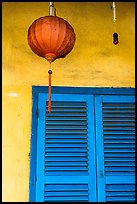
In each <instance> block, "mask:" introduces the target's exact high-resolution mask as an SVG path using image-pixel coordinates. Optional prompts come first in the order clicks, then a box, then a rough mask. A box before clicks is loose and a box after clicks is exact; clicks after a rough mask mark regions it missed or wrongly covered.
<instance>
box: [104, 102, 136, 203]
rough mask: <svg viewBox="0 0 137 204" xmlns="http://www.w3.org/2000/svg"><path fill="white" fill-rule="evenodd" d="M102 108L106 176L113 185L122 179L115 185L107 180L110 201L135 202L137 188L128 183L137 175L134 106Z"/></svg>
mask: <svg viewBox="0 0 137 204" xmlns="http://www.w3.org/2000/svg"><path fill="white" fill-rule="evenodd" d="M102 108H103V110H102V113H103V135H104V166H105V176H106V178H111V181H113V180H116V177H115V176H119V179H118V180H116V181H115V183H113V182H112V183H111V182H110V183H107V179H106V201H134V199H135V193H134V191H135V186H134V184H132V183H131V184H129V179H128V178H129V177H128V176H134V174H135V107H134V103H126V102H125V103H107V102H105V103H103V104H102ZM122 176H123V177H122ZM120 177H121V178H124V180H123V181H124V182H123V181H121V183H119V182H120ZM117 178H118V177H117ZM122 182H123V183H122Z"/></svg>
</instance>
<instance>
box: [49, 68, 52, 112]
mask: <svg viewBox="0 0 137 204" xmlns="http://www.w3.org/2000/svg"><path fill="white" fill-rule="evenodd" d="M48 73H49V95H48V112H49V113H50V112H51V74H52V70H49V71H48Z"/></svg>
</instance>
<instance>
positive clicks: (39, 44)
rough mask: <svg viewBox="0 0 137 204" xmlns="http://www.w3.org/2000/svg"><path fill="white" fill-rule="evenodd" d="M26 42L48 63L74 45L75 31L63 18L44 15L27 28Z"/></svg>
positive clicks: (50, 71)
mask: <svg viewBox="0 0 137 204" xmlns="http://www.w3.org/2000/svg"><path fill="white" fill-rule="evenodd" d="M27 39H28V44H29V46H30V48H31V49H32V51H33V52H34V53H35V54H37V55H38V56H40V57H43V58H45V59H46V60H47V61H48V62H49V63H52V62H53V61H54V60H56V59H59V58H64V57H65V56H66V55H67V54H68V53H69V52H70V51H71V50H72V49H73V47H74V44H75V40H76V37H75V32H74V29H73V28H72V26H71V25H70V24H69V23H68V22H67V21H66V20H64V19H63V18H60V17H57V16H52V15H50V16H45V17H40V18H38V19H36V20H35V21H34V22H33V23H32V24H31V25H30V27H29V29H28V36H27ZM48 73H49V100H48V111H49V112H51V74H52V70H49V71H48Z"/></svg>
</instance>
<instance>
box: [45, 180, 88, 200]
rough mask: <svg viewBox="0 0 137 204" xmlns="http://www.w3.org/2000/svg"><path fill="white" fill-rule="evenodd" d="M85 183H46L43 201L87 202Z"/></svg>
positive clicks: (86, 186)
mask: <svg viewBox="0 0 137 204" xmlns="http://www.w3.org/2000/svg"><path fill="white" fill-rule="evenodd" d="M88 200H89V192H88V185H87V184H46V185H45V191H44V201H45V202H46V201H55V202H84V201H85V202H86V201H87V202H88Z"/></svg>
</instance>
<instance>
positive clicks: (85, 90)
mask: <svg viewBox="0 0 137 204" xmlns="http://www.w3.org/2000/svg"><path fill="white" fill-rule="evenodd" d="M32 91H33V93H48V86H33V87H32ZM52 93H55V94H66V93H67V94H85V95H108V94H109V95H114V94H116V95H121V94H122V95H135V88H130V87H128V88H126V87H119V88H113V87H63V86H52Z"/></svg>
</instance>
